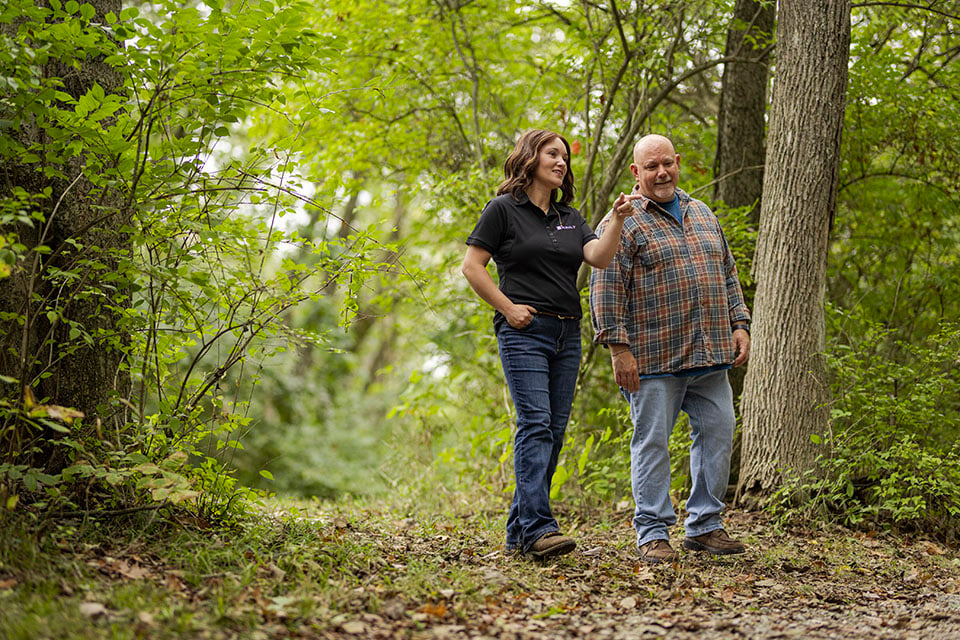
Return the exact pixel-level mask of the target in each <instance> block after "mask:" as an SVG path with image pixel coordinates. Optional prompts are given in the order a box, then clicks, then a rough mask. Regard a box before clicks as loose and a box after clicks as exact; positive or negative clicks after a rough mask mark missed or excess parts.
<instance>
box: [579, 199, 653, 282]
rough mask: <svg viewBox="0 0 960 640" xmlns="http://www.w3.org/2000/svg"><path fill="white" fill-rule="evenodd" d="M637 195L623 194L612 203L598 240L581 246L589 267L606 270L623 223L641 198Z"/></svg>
mask: <svg viewBox="0 0 960 640" xmlns="http://www.w3.org/2000/svg"><path fill="white" fill-rule="evenodd" d="M642 197H643V196H640V195H638V194H631V195H629V196H628V195H626V194H624V193H623V192H621V193H620V195H619V196H617V199H616V200H615V201H614V202H613V208H612V209H610V213H608V214H607V215H606V217H605V218H604V219H605V220H606V223H605V225H604V228H603V233H602V234H601V235H600V239H599V240H591V241H590V242H588V243H587V244H585V245H583V261H584V262H586V263H587V264H588V265H590V266H591V267H595V268H597V269H606V268H607V267H609V266H610V261H611V260H613V256H614V255H616V253H617V247H619V246H620V233H621V231H622V230H623V221H624V220H626V219H627V218H629V217H630V216H632V215H633V201H634V200H638V199H640V198H642Z"/></svg>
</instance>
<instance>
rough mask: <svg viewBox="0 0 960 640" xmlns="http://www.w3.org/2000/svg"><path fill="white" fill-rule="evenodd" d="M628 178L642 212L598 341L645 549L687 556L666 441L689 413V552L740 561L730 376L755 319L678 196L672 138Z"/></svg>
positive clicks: (600, 301) (720, 245)
mask: <svg viewBox="0 0 960 640" xmlns="http://www.w3.org/2000/svg"><path fill="white" fill-rule="evenodd" d="M630 171H631V172H632V173H633V176H634V177H635V178H636V180H637V184H636V186H635V187H634V194H635V195H638V196H639V197H638V198H637V199H632V200H631V201H630V202H628V203H627V205H628V206H632V207H633V208H634V212H633V215H632V216H631V217H629V218H627V219H626V220H625V221H624V223H623V231H622V233H621V236H620V248H619V249H618V251H617V255H616V257H614V259H613V262H612V263H611V265H610V266H609V267H607V268H606V269H595V270H594V271H593V272H592V274H591V278H590V310H591V312H592V316H593V325H594V329H595V330H596V334H595V338H594V339H595V340H596V341H597V342H599V343H601V344H604V345H606V346H607V347H609V349H610V357H611V359H612V361H613V372H614V376H615V377H616V381H617V384H618V385H619V386H620V389H621V391H622V392H623V395H624V396H625V397H626V398H627V400H628V401H629V402H630V417H631V419H632V420H633V438H632V439H631V441H630V468H631V475H632V483H633V497H634V500H635V502H636V510H635V512H634V518H633V525H634V528H635V529H636V531H637V547H638V548H639V550H640V557H641V559H643V560H644V561H646V562H649V563H654V564H656V563H660V562H665V561H666V562H673V561H675V560H677V559H678V557H679V556H678V555H677V552H676V551H674V549H673V547H671V546H670V542H669V537H670V536H669V527H670V526H672V525H674V524H675V523H676V521H677V517H676V514H675V513H674V510H673V506H672V505H671V503H670V495H669V490H670V457H669V452H668V450H667V441H668V439H669V437H670V432H671V431H672V430H673V425H674V423H675V422H676V419H677V416H678V415H679V413H680V411H684V412H685V413H686V414H687V415H688V416H689V418H690V427H691V439H692V443H691V445H690V476H691V480H692V487H691V490H690V496H689V497H688V498H687V503H686V509H687V513H688V516H687V518H686V520H685V521H684V529H685V531H686V539H685V540H684V542H683V546H684V548H686V549H690V550H694V551H708V552H710V553H712V554H730V553H742V552H743V551H744V546H743V545H742V544H741V543H740V542H738V541H736V540H734V539H732V538H731V537H730V536H729V535H728V534H727V533H726V531H724V529H723V524H722V522H721V519H720V513H721V511H722V510H723V507H724V503H723V497H724V494H725V493H726V489H727V482H728V480H729V475H730V452H731V449H732V446H733V430H734V426H735V422H736V420H735V417H734V412H733V394H732V392H731V390H730V383H729V381H728V380H727V369H729V368H730V367H731V366H734V367H737V366H740V365H742V364H744V363H745V362H746V361H747V358H748V357H749V353H750V334H749V323H750V313H749V311H748V310H747V307H746V304H745V303H744V300H743V292H742V291H741V289H740V283H739V281H738V279H737V269H736V266H735V264H734V260H733V255H732V254H731V253H730V249H729V248H728V246H727V242H726V239H725V238H724V235H723V231H722V230H721V229H720V223H719V221H718V220H717V217H716V216H715V215H714V214H713V213H712V212H711V211H710V209H709V208H708V207H707V206H706V205H705V204H704V203H702V202H700V201H699V200H695V199H693V198H691V197H690V196H689V195H687V194H686V193H684V192H683V191H682V190H680V189H678V188H677V181H678V178H679V175H680V156H679V155H678V154H677V153H676V151H675V150H674V148H673V143H672V142H670V140H669V139H667V138H665V137H663V136H659V135H649V136H645V137H643V138H641V139H640V140H639V141H638V142H637V144H636V146H635V147H634V149H633V164H631V165H630ZM621 200H622V199H621ZM608 218H609V215H608ZM606 222H607V219H604V220H603V222H601V224H600V227H599V228H598V232H600V233H602V232H603V229H604V228H605V226H606Z"/></svg>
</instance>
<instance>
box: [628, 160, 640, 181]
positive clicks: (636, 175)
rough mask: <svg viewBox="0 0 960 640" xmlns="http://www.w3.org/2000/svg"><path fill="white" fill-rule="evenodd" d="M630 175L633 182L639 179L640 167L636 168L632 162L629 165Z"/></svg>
mask: <svg viewBox="0 0 960 640" xmlns="http://www.w3.org/2000/svg"><path fill="white" fill-rule="evenodd" d="M630 173H632V174H633V179H634V180H639V179H640V167H638V166H637V165H635V164H634V163H632V162H631V163H630Z"/></svg>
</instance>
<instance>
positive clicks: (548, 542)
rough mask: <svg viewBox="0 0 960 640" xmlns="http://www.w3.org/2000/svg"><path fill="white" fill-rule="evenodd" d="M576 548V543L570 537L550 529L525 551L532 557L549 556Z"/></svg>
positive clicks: (558, 554) (560, 554)
mask: <svg viewBox="0 0 960 640" xmlns="http://www.w3.org/2000/svg"><path fill="white" fill-rule="evenodd" d="M576 548H577V543H576V542H574V541H573V539H572V538H568V537H567V536H565V535H562V534H561V533H560V532H559V531H551V532H550V533H545V534H543V535H542V536H540V537H539V538H537V541H536V542H534V543H533V545H532V546H531V547H530V550H529V551H527V553H528V554H529V555H531V556H533V557H534V558H550V557H553V556H562V555H563V554H565V553H570V552H571V551H573V550H574V549H576Z"/></svg>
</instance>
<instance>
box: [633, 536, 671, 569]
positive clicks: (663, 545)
mask: <svg viewBox="0 0 960 640" xmlns="http://www.w3.org/2000/svg"><path fill="white" fill-rule="evenodd" d="M640 559H641V560H643V561H644V562H649V563H650V564H660V563H661V562H676V561H677V560H679V559H680V555H679V554H678V553H677V552H676V551H674V550H673V547H671V546H670V543H669V542H667V541H666V540H651V541H650V542H648V543H646V544H644V545H642V546H641V547H640Z"/></svg>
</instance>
